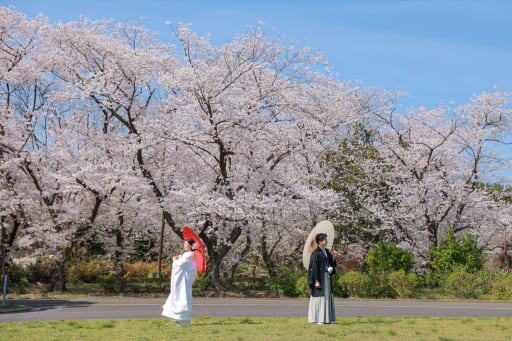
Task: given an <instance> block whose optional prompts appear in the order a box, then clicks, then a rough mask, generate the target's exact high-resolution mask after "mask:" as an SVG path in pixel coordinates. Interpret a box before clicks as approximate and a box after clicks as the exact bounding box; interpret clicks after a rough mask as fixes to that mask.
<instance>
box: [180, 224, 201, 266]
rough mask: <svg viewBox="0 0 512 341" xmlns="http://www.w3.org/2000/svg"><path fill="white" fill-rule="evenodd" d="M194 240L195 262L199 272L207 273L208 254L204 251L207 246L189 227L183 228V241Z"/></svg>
mask: <svg viewBox="0 0 512 341" xmlns="http://www.w3.org/2000/svg"><path fill="white" fill-rule="evenodd" d="M189 238H191V239H193V240H194V246H195V251H194V261H195V263H196V266H197V271H199V272H206V253H205V251H204V249H205V245H204V244H203V242H202V241H201V239H200V238H199V237H198V236H197V234H195V233H194V231H192V229H191V228H190V227H188V226H185V227H184V228H183V239H184V240H186V239H189Z"/></svg>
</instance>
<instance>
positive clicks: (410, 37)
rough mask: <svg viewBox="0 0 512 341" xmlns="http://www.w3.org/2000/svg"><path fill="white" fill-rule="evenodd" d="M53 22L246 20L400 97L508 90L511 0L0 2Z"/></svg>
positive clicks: (221, 33) (241, 28)
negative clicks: (321, 55)
mask: <svg viewBox="0 0 512 341" xmlns="http://www.w3.org/2000/svg"><path fill="white" fill-rule="evenodd" d="M0 5H1V6H8V5H13V6H15V7H16V8H17V9H18V10H19V11H20V12H22V13H24V14H25V15H27V16H28V17H30V18H32V17H34V16H35V15H36V14H38V13H42V14H43V15H45V16H47V17H49V18H50V20H51V21H52V22H58V21H61V22H68V21H74V20H77V19H78V18H79V17H80V16H81V15H82V16H85V17H88V18H91V19H114V20H115V21H118V22H127V21H130V22H134V21H135V22H137V23H138V22H141V23H142V22H143V24H144V26H145V27H146V28H148V29H149V30H152V31H159V32H160V39H161V40H163V41H170V39H171V37H170V30H169V27H168V26H167V25H166V24H165V23H166V22H167V21H171V22H173V23H190V24H191V25H192V29H193V30H194V31H195V32H197V33H198V34H200V35H204V34H210V35H211V39H212V41H213V42H214V43H215V44H219V45H220V44H222V43H225V42H228V41H230V40H232V39H234V38H235V37H236V36H237V35H239V34H241V33H244V32H245V31H246V29H247V27H248V26H252V27H254V26H257V24H258V22H259V21H262V22H264V23H265V27H266V28H268V29H270V28H272V29H275V30H276V31H277V32H279V33H282V35H283V41H284V42H286V43H288V42H290V43H294V44H296V45H297V46H300V47H305V46H308V47H310V48H311V49H312V50H313V51H315V52H320V53H322V54H323V55H324V56H325V57H326V59H327V61H328V62H329V64H330V65H331V66H332V67H333V71H334V72H335V73H336V74H337V76H338V78H339V79H340V80H351V81H358V82H361V83H363V84H364V85H367V86H371V87H378V88H381V89H385V90H391V91H405V92H407V94H408V96H407V97H406V98H404V99H403V100H402V101H401V102H400V104H401V105H402V106H403V108H404V109H406V108H409V107H419V106H426V107H427V108H433V107H437V106H439V105H441V104H445V103H452V104H454V105H460V104H465V103H468V102H469V101H470V100H471V97H472V96H473V95H476V94H480V93H482V92H484V91H485V92H491V91H493V90H494V89H495V88H496V89H498V90H501V91H505V92H512V25H510V24H509V22H510V21H509V20H510V15H511V14H512V1H508V0H501V1H499V0H480V1H476V0H475V1H474V0H430V1H427V0H412V1H399V0H387V1H386V0H383V1H382V0H381V1H371V0H368V1H365V0H359V1H356V0H339V1H334V0H332V1H329V0H316V1H315V0H311V1H305V0H293V1H280V0H273V1H267V0H258V1H243V0H238V1H235V0H209V1H207V0H146V1H141V0H137V1H136V0H102V1H99V0H84V1H79V0H67V1H57V0H11V1H5V0H0Z"/></svg>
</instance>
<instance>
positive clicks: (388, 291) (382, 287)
mask: <svg viewBox="0 0 512 341" xmlns="http://www.w3.org/2000/svg"><path fill="white" fill-rule="evenodd" d="M368 277H369V280H370V282H369V286H368V292H369V293H368V295H369V297H375V298H396V296H397V294H396V291H395V290H394V289H393V286H392V285H391V283H390V281H389V273H388V272H375V273H371V272H370V274H369V276H368Z"/></svg>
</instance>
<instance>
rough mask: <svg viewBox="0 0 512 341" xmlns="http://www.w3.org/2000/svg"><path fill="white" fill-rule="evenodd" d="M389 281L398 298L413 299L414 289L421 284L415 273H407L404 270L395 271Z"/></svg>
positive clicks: (390, 275)
mask: <svg viewBox="0 0 512 341" xmlns="http://www.w3.org/2000/svg"><path fill="white" fill-rule="evenodd" d="M388 281H389V283H390V285H391V287H392V288H393V290H394V291H395V293H396V295H397V296H398V297H402V298H405V297H413V296H414V289H416V287H417V286H418V284H419V282H420V281H419V278H418V276H417V275H416V274H415V273H413V272H410V273H406V272H405V271H403V270H399V271H394V272H392V273H390V274H389V276H388Z"/></svg>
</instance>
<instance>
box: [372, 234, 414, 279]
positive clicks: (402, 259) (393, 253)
mask: <svg viewBox="0 0 512 341" xmlns="http://www.w3.org/2000/svg"><path fill="white" fill-rule="evenodd" d="M366 263H367V264H368V265H369V267H370V273H378V272H392V271H399V270H403V271H405V272H410V271H411V269H412V266H413V264H414V258H413V256H412V252H411V251H408V250H404V249H401V248H399V247H398V246H396V245H395V244H393V243H389V242H385V241H380V242H379V243H378V244H377V245H375V246H374V247H372V248H371V249H370V251H369V252H368V256H367V257H366Z"/></svg>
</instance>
